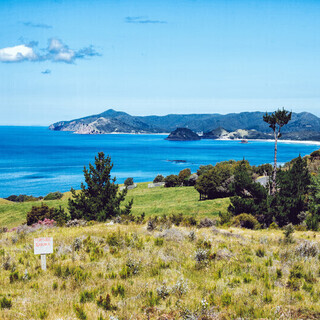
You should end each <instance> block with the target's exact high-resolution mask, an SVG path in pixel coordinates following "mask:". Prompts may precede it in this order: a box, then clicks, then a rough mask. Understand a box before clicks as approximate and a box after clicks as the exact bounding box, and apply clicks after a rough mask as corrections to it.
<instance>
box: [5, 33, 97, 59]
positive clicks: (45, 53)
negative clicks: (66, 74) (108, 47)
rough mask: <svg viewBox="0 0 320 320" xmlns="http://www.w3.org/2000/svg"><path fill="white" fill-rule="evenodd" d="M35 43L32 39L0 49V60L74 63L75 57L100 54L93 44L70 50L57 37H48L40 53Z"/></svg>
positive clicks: (80, 57)
mask: <svg viewBox="0 0 320 320" xmlns="http://www.w3.org/2000/svg"><path fill="white" fill-rule="evenodd" d="M37 45H38V43H37V42H35V41H32V42H30V43H29V44H28V45H25V44H23V45H19V46H15V47H8V48H3V49H0V62H21V61H53V62H64V63H74V62H75V60H77V59H85V58H87V57H94V56H100V54H99V53H98V52H96V51H95V50H94V48H93V46H89V47H84V48H81V49H79V50H72V49H70V48H69V47H68V46H67V45H66V44H64V43H63V42H62V41H61V40H60V39H57V38H52V39H49V42H48V47H47V48H45V49H42V50H41V51H40V50H38V52H42V53H36V52H37ZM34 50H36V51H34Z"/></svg>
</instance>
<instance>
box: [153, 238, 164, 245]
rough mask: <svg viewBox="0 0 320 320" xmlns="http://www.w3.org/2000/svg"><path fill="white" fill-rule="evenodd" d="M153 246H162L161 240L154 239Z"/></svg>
mask: <svg viewBox="0 0 320 320" xmlns="http://www.w3.org/2000/svg"><path fill="white" fill-rule="evenodd" d="M154 245H155V246H159V247H161V246H163V239H162V238H155V239H154Z"/></svg>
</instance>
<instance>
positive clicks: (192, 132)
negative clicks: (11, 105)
mask: <svg viewBox="0 0 320 320" xmlns="http://www.w3.org/2000/svg"><path fill="white" fill-rule="evenodd" d="M264 114H265V113H264V112H259V111H256V112H241V113H229V114H225V115H222V114H217V113H213V114H169V115H166V116H154V115H151V116H132V115H130V114H128V113H125V112H121V111H115V110H113V109H109V110H107V111H105V112H102V113H100V114H97V115H91V116H87V117H83V118H79V119H74V120H70V121H60V122H56V123H54V124H52V125H50V127H49V129H50V130H55V131H71V132H74V133H78V134H110V133H133V134H155V133H163V134H164V133H168V132H171V134H170V135H169V137H168V140H177V141H182V140H199V139H272V135H271V130H270V128H269V127H268V124H266V123H265V122H264V121H262V117H263V115H264ZM186 129H188V130H186ZM282 139H284V140H298V141H299V140H300V141H306V140H312V141H320V118H318V117H317V116H315V115H314V114H312V113H308V112H301V113H292V120H291V121H290V123H289V124H288V125H287V126H286V127H285V128H284V129H283V134H282Z"/></svg>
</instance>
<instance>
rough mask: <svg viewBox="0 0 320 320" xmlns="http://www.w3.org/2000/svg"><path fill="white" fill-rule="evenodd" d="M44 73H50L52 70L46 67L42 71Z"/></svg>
mask: <svg viewBox="0 0 320 320" xmlns="http://www.w3.org/2000/svg"><path fill="white" fill-rule="evenodd" d="M41 73H42V74H50V73H51V70H50V69H46V70H44V71H41Z"/></svg>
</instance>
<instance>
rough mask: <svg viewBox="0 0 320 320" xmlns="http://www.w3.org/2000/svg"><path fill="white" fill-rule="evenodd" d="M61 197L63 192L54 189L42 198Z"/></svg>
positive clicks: (54, 198) (53, 198) (55, 198)
mask: <svg viewBox="0 0 320 320" xmlns="http://www.w3.org/2000/svg"><path fill="white" fill-rule="evenodd" d="M62 197H63V193H61V192H60V191H56V192H50V193H48V194H47V195H46V196H45V197H44V198H43V200H59V199H61V198H62Z"/></svg>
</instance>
